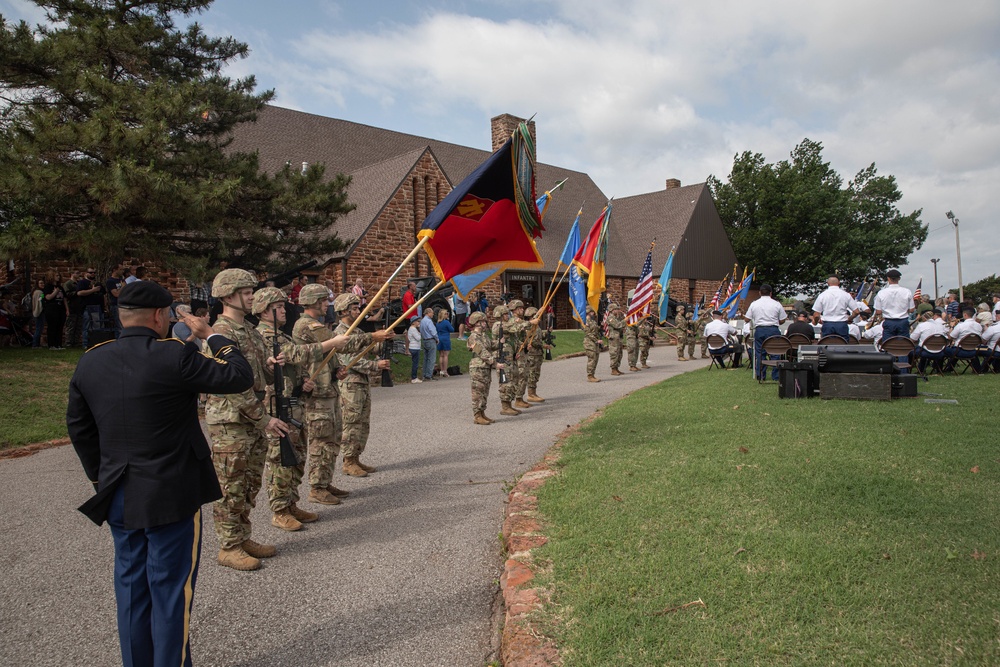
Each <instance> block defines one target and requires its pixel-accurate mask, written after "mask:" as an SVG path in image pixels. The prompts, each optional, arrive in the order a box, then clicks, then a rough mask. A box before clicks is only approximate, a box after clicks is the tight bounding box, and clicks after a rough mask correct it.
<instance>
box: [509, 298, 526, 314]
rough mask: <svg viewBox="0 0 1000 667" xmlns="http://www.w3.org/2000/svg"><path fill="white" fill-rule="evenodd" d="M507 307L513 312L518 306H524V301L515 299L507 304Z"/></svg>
mask: <svg viewBox="0 0 1000 667" xmlns="http://www.w3.org/2000/svg"><path fill="white" fill-rule="evenodd" d="M507 307H508V308H509V309H510V312H512V313H513V312H514V311H515V310H517V309H518V308H524V302H523V301H521V300H520V299H514V300H513V301H511V302H510V303H508V304H507Z"/></svg>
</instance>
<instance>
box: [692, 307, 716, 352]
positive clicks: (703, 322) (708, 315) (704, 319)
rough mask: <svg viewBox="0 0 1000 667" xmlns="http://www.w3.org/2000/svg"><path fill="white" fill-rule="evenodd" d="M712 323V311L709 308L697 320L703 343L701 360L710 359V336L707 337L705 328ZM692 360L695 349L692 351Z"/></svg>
mask: <svg viewBox="0 0 1000 667" xmlns="http://www.w3.org/2000/svg"><path fill="white" fill-rule="evenodd" d="M711 321H712V311H711V310H710V309H708V308H706V309H704V310H702V311H701V314H700V315H699V316H698V320H697V323H698V324H697V330H696V332H697V335H698V340H699V341H701V358H702V359H708V336H706V335H705V327H706V326H708V323H709V322H711ZM691 358H692V359H694V348H692V349H691Z"/></svg>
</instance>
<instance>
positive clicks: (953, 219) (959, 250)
mask: <svg viewBox="0 0 1000 667" xmlns="http://www.w3.org/2000/svg"><path fill="white" fill-rule="evenodd" d="M945 215H946V216H947V217H948V219H949V220H951V224H953V225H955V255H956V257H957V259H958V303H959V304H962V303H964V302H965V291H964V290H963V289H962V246H961V245H960V244H959V242H958V218H956V217H955V214H954V213H952V212H951V211H948V212H947V213H945ZM959 307H961V306H959Z"/></svg>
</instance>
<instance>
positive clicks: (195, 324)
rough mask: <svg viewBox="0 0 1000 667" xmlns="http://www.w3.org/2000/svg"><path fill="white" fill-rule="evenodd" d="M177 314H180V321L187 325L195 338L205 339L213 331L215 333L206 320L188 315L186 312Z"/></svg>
mask: <svg viewBox="0 0 1000 667" xmlns="http://www.w3.org/2000/svg"><path fill="white" fill-rule="evenodd" d="M177 314H178V315H179V316H180V318H181V321H182V322H184V324H186V325H187V326H188V329H190V330H191V333H192V334H194V337H195V338H200V339H201V340H205V339H206V338H208V337H209V336H211V335H212V334H213V333H215V332H214V331H212V327H210V326H208V322H206V321H205V320H203V319H202V318H200V317H195V316H194V315H190V314H188V313H177Z"/></svg>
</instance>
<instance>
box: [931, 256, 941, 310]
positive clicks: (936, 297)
mask: <svg viewBox="0 0 1000 667" xmlns="http://www.w3.org/2000/svg"><path fill="white" fill-rule="evenodd" d="M940 261H941V258H940V257H939V258H938V259H932V260H931V264H933V265H934V304H935V305H937V300H938V283H937V263H938V262H940Z"/></svg>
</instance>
